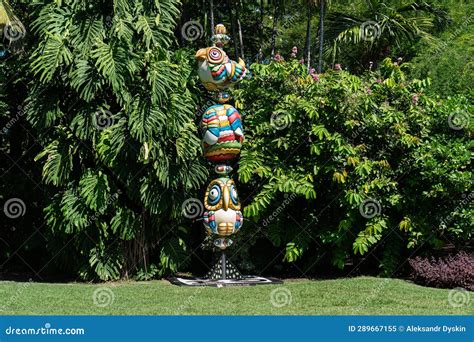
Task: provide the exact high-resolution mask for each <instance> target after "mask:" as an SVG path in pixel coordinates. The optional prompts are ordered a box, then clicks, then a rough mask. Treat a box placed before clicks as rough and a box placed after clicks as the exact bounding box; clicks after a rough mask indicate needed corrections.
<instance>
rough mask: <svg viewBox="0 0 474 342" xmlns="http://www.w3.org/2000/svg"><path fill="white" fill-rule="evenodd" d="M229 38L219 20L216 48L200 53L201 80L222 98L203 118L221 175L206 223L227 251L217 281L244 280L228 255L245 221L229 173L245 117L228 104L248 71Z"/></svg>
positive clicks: (209, 152) (208, 201) (209, 154)
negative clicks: (232, 53)
mask: <svg viewBox="0 0 474 342" xmlns="http://www.w3.org/2000/svg"><path fill="white" fill-rule="evenodd" d="M229 40H230V38H229V36H227V34H226V28H225V26H224V25H222V24H218V25H217V26H216V27H215V34H214V36H213V37H212V38H211V41H212V42H213V46H210V47H207V48H203V49H200V50H199V51H197V53H196V59H197V61H198V75H199V78H200V80H201V82H202V83H203V85H204V87H205V88H206V89H207V90H208V91H210V92H213V93H214V98H215V100H216V102H217V103H216V104H214V105H212V106H210V107H209V108H207V110H206V111H205V113H204V114H203V116H202V120H201V134H202V143H203V150H204V157H205V158H206V159H207V160H209V161H210V162H212V163H215V164H216V165H215V167H214V171H215V172H216V173H217V174H218V175H219V177H218V178H216V179H214V180H212V181H211V182H210V183H209V185H208V187H207V190H206V194H205V197H204V207H205V209H206V211H205V212H204V217H203V219H204V227H205V228H206V231H207V233H208V234H209V235H214V236H215V237H216V239H215V240H214V246H215V247H217V248H219V249H220V250H221V251H222V254H221V258H220V260H219V262H218V263H217V264H216V265H215V266H214V267H213V268H212V269H211V271H210V272H209V274H208V277H209V278H211V279H241V278H242V276H241V275H240V273H239V272H238V271H237V269H236V268H235V267H234V266H233V265H232V264H231V263H230V262H229V261H228V260H227V259H226V256H225V253H224V250H225V249H226V248H228V247H229V246H230V245H232V240H231V239H230V238H229V237H230V236H232V235H233V234H235V233H237V232H238V231H239V230H240V228H241V227H242V224H243V215H242V211H241V210H242V208H241V204H240V199H239V196H238V193H237V188H236V185H235V183H234V181H233V180H232V179H231V178H230V176H229V174H230V172H231V171H232V167H231V166H230V165H228V163H229V162H231V161H233V160H235V159H236V158H238V156H239V154H240V150H241V147H242V142H243V140H244V133H243V128H242V118H241V116H240V114H239V112H238V111H237V110H236V109H235V108H234V107H233V106H232V105H230V104H228V103H227V102H228V101H229V100H230V95H229V94H228V93H226V92H225V89H228V88H229V87H230V86H232V85H234V84H236V83H238V82H240V81H241V80H243V79H244V78H245V77H246V76H248V71H247V68H246V66H245V63H244V61H243V60H242V59H240V58H239V61H238V62H235V61H233V60H231V59H230V58H229V57H228V56H227V54H226V53H225V51H224V50H223V47H224V45H225V44H227V43H228V42H229Z"/></svg>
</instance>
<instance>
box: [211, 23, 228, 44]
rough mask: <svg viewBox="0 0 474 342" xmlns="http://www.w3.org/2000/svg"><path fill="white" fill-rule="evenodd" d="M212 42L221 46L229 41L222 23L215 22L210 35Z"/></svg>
mask: <svg viewBox="0 0 474 342" xmlns="http://www.w3.org/2000/svg"><path fill="white" fill-rule="evenodd" d="M211 41H212V43H213V44H214V45H215V46H217V47H220V48H222V47H223V46H224V45H226V44H227V43H228V42H229V41H230V37H229V36H228V35H227V29H226V28H225V26H224V25H223V24H217V25H216V27H215V28H214V35H213V36H212V37H211Z"/></svg>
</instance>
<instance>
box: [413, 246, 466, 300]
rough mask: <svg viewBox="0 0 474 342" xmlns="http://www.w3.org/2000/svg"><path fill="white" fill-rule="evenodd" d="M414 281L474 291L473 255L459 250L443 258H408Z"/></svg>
mask: <svg viewBox="0 0 474 342" xmlns="http://www.w3.org/2000/svg"><path fill="white" fill-rule="evenodd" d="M409 263H410V266H411V267H412V269H413V273H412V276H413V279H414V280H415V282H417V283H419V284H422V285H428V286H434V287H443V288H454V287H463V288H465V289H468V290H471V291H474V255H473V254H468V253H466V252H459V253H457V254H456V255H454V256H448V257H445V258H439V259H435V258H431V259H430V258H426V257H416V258H413V259H410V260H409Z"/></svg>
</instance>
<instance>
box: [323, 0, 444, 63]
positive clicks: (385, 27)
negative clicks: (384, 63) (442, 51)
mask: <svg viewBox="0 0 474 342" xmlns="http://www.w3.org/2000/svg"><path fill="white" fill-rule="evenodd" d="M327 19H328V26H329V31H328V35H329V39H330V40H331V41H332V42H333V43H332V49H333V51H332V53H333V56H335V55H336V54H337V53H338V52H340V50H341V48H344V47H347V49H351V48H352V49H353V48H354V47H359V48H360V49H359V50H357V51H356V52H355V53H354V61H355V63H359V65H361V66H366V65H367V64H368V63H369V61H379V60H381V59H383V57H384V56H387V55H389V54H390V52H391V51H392V50H393V49H403V48H404V47H406V46H410V45H413V44H414V43H415V42H416V41H418V40H419V39H421V38H423V39H425V40H427V41H432V40H433V37H432V36H431V35H430V33H429V31H430V30H431V29H433V28H434V26H435V23H437V26H444V25H445V24H446V23H447V21H448V17H447V12H446V11H445V10H443V9H442V8H439V7H436V6H433V5H430V4H428V3H426V2H421V3H419V2H413V3H410V4H401V3H400V2H394V1H389V2H387V1H382V0H367V6H366V7H364V8H363V9H361V10H360V11H359V12H358V13H354V14H348V13H347V12H337V11H336V12H332V13H330V15H329V16H328V18H327Z"/></svg>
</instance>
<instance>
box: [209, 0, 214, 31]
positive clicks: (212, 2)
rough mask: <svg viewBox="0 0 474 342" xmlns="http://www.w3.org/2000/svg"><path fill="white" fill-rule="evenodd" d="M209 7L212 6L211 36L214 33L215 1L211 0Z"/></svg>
mask: <svg viewBox="0 0 474 342" xmlns="http://www.w3.org/2000/svg"><path fill="white" fill-rule="evenodd" d="M209 7H210V18H211V36H213V35H214V33H215V32H214V26H215V25H214V1H213V0H209Z"/></svg>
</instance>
